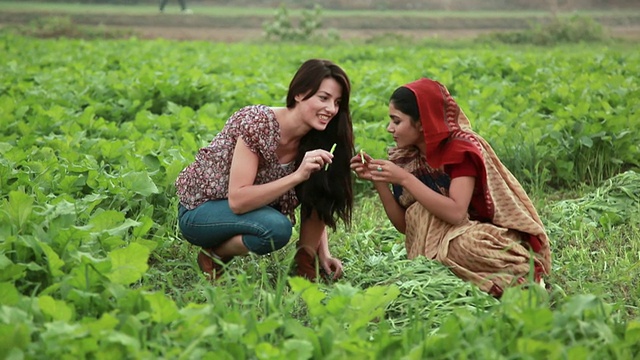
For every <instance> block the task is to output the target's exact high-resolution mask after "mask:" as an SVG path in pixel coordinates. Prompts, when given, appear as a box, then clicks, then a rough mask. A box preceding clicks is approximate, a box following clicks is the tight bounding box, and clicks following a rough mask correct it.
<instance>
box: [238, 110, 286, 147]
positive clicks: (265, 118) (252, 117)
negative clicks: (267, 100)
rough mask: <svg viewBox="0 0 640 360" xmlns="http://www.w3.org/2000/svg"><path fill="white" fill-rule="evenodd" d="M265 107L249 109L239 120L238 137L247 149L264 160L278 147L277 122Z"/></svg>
mask: <svg viewBox="0 0 640 360" xmlns="http://www.w3.org/2000/svg"><path fill="white" fill-rule="evenodd" d="M269 111H270V109H269V108H267V107H264V106H262V107H258V106H254V107H250V108H248V109H247V111H246V112H245V113H244V114H243V115H242V118H241V119H240V127H239V136H240V138H242V140H243V141H244V142H245V143H246V144H247V146H248V147H249V149H250V150H251V151H253V152H254V153H256V154H260V155H262V157H264V158H266V157H267V154H269V153H271V152H274V151H275V150H276V148H277V146H278V138H277V136H278V128H277V122H276V121H275V119H273V118H272V117H271V116H269V113H268V112H269Z"/></svg>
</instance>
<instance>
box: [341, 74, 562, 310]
mask: <svg viewBox="0 0 640 360" xmlns="http://www.w3.org/2000/svg"><path fill="white" fill-rule="evenodd" d="M389 117H390V118H391V121H390V123H389V126H388V128H387V131H388V132H389V133H391V134H392V135H393V139H394V140H395V142H396V144H397V147H395V148H391V149H390V150H389V160H376V159H373V158H371V157H370V156H369V155H367V154H363V155H362V156H361V155H356V156H354V157H353V158H352V159H351V168H352V169H353V170H355V172H356V173H357V174H358V176H359V177H360V178H362V179H367V180H371V181H373V184H374V187H375V189H376V191H377V192H378V195H379V197H380V199H381V201H382V204H383V206H384V209H385V212H386V213H387V216H388V217H389V219H390V221H391V223H392V224H393V225H394V226H395V228H396V229H398V231H400V232H402V233H403V234H405V245H406V249H407V256H408V257H409V258H415V257H417V256H421V255H422V256H425V257H427V258H429V259H434V260H436V261H439V262H441V263H443V264H444V265H446V266H448V267H450V268H451V270H452V271H453V272H454V273H455V274H456V275H458V276H459V277H460V278H462V279H464V280H468V281H471V282H473V283H475V284H476V285H478V286H479V287H480V288H481V289H482V290H484V291H486V292H488V293H490V294H492V295H494V296H496V297H500V296H501V295H502V292H503V291H504V288H505V287H507V286H510V285H514V284H521V283H524V282H526V281H527V279H528V277H529V276H531V278H533V279H534V281H536V282H542V276H543V275H545V274H549V272H550V270H551V254H550V248H549V238H548V237H547V235H546V233H545V229H544V226H543V224H542V222H541V221H540V218H539V216H538V214H537V212H536V209H535V208H534V206H533V204H532V203H531V200H530V199H529V197H528V196H527V194H526V193H525V191H524V190H523V189H522V186H521V185H520V184H519V183H518V181H517V180H516V179H515V177H513V175H512V174H511V173H510V172H509V170H507V168H506V167H505V166H504V165H503V164H502V163H501V162H500V160H499V159H498V157H497V156H496V154H495V153H494V151H493V149H491V146H489V144H488V143H487V142H486V141H485V140H484V139H483V138H482V137H480V136H479V135H478V134H476V133H474V132H473V131H472V130H471V125H470V123H469V120H468V119H467V117H466V116H465V115H464V113H463V112H462V110H460V107H459V106H458V104H456V102H455V100H454V99H453V98H452V97H451V95H450V94H449V92H448V91H447V89H446V88H445V87H444V86H443V85H442V84H440V83H438V82H437V81H433V80H430V79H420V80H417V81H414V82H412V83H409V84H407V85H405V86H403V87H400V88H398V89H397V90H396V91H395V92H394V93H393V94H392V96H391V99H390V102H389ZM363 157H364V159H363ZM389 184H391V185H392V187H391V188H389ZM531 265H533V266H531Z"/></svg>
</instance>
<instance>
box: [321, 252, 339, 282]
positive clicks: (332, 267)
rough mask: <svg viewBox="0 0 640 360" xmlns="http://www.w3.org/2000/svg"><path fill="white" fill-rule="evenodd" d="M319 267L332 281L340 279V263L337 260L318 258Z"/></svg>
mask: <svg viewBox="0 0 640 360" xmlns="http://www.w3.org/2000/svg"><path fill="white" fill-rule="evenodd" d="M320 265H321V266H322V268H323V269H324V271H325V272H326V273H327V274H328V275H329V276H331V278H332V279H333V280H337V279H339V278H341V277H342V261H340V260H339V259H336V258H334V257H328V258H324V259H323V258H322V257H320Z"/></svg>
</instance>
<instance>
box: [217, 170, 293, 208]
mask: <svg viewBox="0 0 640 360" xmlns="http://www.w3.org/2000/svg"><path fill="white" fill-rule="evenodd" d="M301 182H302V180H301V179H300V177H299V176H298V175H297V174H296V173H293V174H289V175H287V176H285V177H283V178H280V179H278V180H276V181H272V182H270V183H266V184H261V185H249V186H244V187H240V188H237V189H235V190H231V189H230V191H229V206H230V207H231V210H232V211H233V212H234V213H236V214H244V213H246V212H249V211H252V210H255V209H258V208H261V207H263V206H266V205H268V204H270V203H272V202H273V201H275V200H276V199H278V198H279V197H280V196H282V195H284V194H285V193H286V192H287V191H289V190H290V189H292V188H294V187H295V186H296V185H298V184H300V183H301Z"/></svg>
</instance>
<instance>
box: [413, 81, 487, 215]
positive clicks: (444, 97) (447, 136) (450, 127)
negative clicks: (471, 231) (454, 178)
mask: <svg viewBox="0 0 640 360" xmlns="http://www.w3.org/2000/svg"><path fill="white" fill-rule="evenodd" d="M405 87H407V88H408V89H410V90H411V91H413V93H414V94H415V96H416V100H417V102H418V110H419V111H420V121H421V123H422V131H423V133H424V139H425V143H426V145H427V149H426V156H427V162H428V163H429V165H430V166H431V167H433V168H436V169H441V168H443V167H444V166H445V165H455V164H460V163H462V162H463V161H464V160H465V157H466V156H469V157H470V158H471V160H472V161H473V162H474V164H475V165H476V168H477V169H478V171H479V174H478V178H477V179H476V181H479V183H480V184H479V185H480V186H479V187H478V188H479V189H481V191H482V196H481V197H480V195H479V194H478V195H476V196H474V198H473V199H472V205H473V206H474V208H475V210H476V211H477V212H478V215H479V216H480V217H481V218H484V219H488V220H492V219H493V215H494V205H493V200H492V198H491V193H490V191H489V188H488V186H487V173H486V167H485V164H484V160H483V157H482V146H481V144H480V143H479V142H478V140H477V139H476V135H475V134H473V133H471V132H467V131H465V129H468V130H471V125H470V123H469V120H468V119H467V117H466V116H465V115H464V113H463V112H462V111H461V110H460V107H459V106H458V104H457V103H456V102H455V100H454V99H453V97H451V94H449V91H448V90H447V88H446V87H445V86H444V85H442V84H440V83H439V82H437V81H434V80H431V79H427V78H422V79H419V80H416V81H414V82H411V83H409V84H407V85H405Z"/></svg>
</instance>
